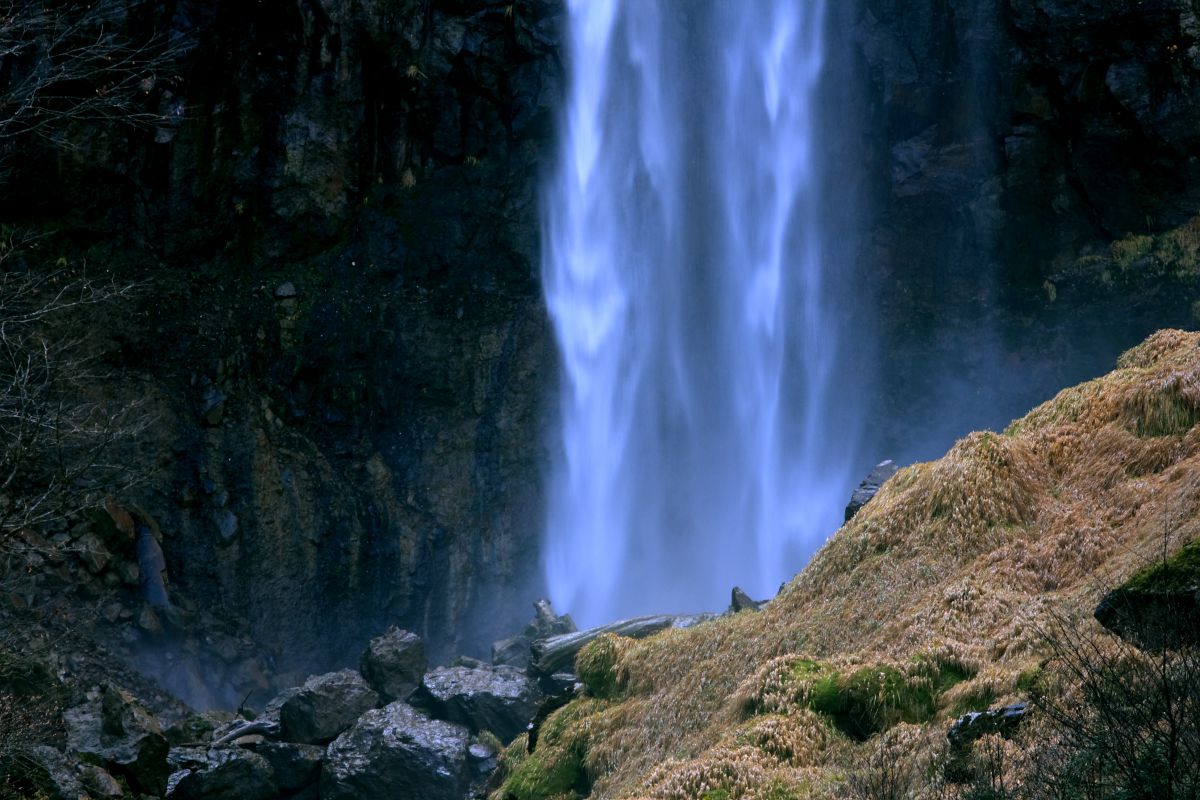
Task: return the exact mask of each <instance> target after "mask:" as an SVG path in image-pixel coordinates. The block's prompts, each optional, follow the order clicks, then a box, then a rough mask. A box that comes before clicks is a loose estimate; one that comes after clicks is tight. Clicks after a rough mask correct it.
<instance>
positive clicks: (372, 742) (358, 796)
mask: <svg viewBox="0 0 1200 800" xmlns="http://www.w3.org/2000/svg"><path fill="white" fill-rule="evenodd" d="M469 745H470V734H469V733H468V732H467V729H466V728H463V727H461V726H459V725H454V724H452V723H449V722H442V721H437V720H431V719H429V718H428V717H426V716H425V715H424V714H422V713H421V712H419V711H417V710H416V709H414V708H412V707H411V706H409V705H407V704H405V703H401V702H396V703H392V704H391V705H389V706H386V707H384V708H380V709H375V710H372V711H368V712H366V713H365V714H363V715H362V717H361V718H359V720H358V722H356V723H355V724H354V727H352V728H350V730H348V731H346V732H345V733H343V734H342V735H341V736H339V737H338V738H337V739H335V740H334V741H333V743H332V744H330V745H329V747H328V749H327V750H326V751H325V758H326V761H325V765H324V766H323V767H322V769H321V795H320V796H321V798H322V800H394V799H395V798H397V797H412V798H417V797H419V798H422V800H461V798H462V797H463V795H464V793H465V792H466V790H467V788H468V787H469V785H470V783H471V778H472V777H473V772H474V770H473V769H472V767H471V765H470V763H469V761H468V754H467V748H468V746H469Z"/></svg>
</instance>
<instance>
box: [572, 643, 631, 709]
mask: <svg viewBox="0 0 1200 800" xmlns="http://www.w3.org/2000/svg"><path fill="white" fill-rule="evenodd" d="M632 643H633V640H632V639H629V638H627V637H624V636H617V635H616V634H613V633H605V634H602V635H600V636H599V637H597V638H596V639H595V640H594V641H592V642H589V643H588V644H587V645H586V646H585V647H584V648H583V649H582V650H580V651H579V655H578V656H576V658H575V674H576V675H578V676H579V680H580V681H582V682H583V685H584V686H585V687H587V690H588V693H589V694H591V695H592V696H593V697H602V698H611V697H616V696H617V695H619V694H620V693H621V692H622V691H623V690H624V688H625V682H626V681H625V676H624V675H623V674H622V673H621V672H620V662H621V655H622V654H623V653H624V652H625V651H626V650H628V649H629V645H630V644H632Z"/></svg>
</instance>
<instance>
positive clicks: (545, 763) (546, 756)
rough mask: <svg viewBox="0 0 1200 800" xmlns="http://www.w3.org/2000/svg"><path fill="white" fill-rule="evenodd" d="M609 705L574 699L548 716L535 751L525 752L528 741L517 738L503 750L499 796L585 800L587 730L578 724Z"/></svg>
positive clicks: (588, 785)
mask: <svg viewBox="0 0 1200 800" xmlns="http://www.w3.org/2000/svg"><path fill="white" fill-rule="evenodd" d="M607 706H608V704H607V703H603V702H601V701H598V700H592V699H586V698H585V699H580V700H573V701H571V702H570V703H568V704H567V705H565V706H563V707H562V708H560V709H559V710H558V711H555V712H554V713H553V714H551V715H550V717H549V719H547V720H546V722H545V723H544V724H543V725H542V729H541V735H540V736H539V737H538V745H537V748H536V749H535V750H534V752H532V753H528V752H526V750H525V748H526V743H527V741H528V739H527V738H526V737H525V736H520V737H518V738H517V739H516V741H514V742H513V743H512V744H511V745H509V747H508V749H507V750H505V751H504V758H503V759H502V760H501V769H502V770H503V771H504V773H505V774H506V775H507V777H506V778H505V779H504V782H503V784H502V786H501V789H500V792H499V796H500V797H514V798H516V800H549V799H550V798H555V800H564V799H567V798H569V799H571V800H575V799H576V798H582V797H586V796H587V794H588V793H589V792H590V791H591V779H590V778H589V777H588V774H587V770H586V768H585V766H584V761H585V759H586V758H587V750H588V738H587V733H586V731H587V729H586V727H585V726H584V725H581V724H580V723H581V722H583V720H585V719H586V718H587V717H589V716H591V715H592V714H594V713H596V712H597V711H600V710H603V709H604V708H606V707H607Z"/></svg>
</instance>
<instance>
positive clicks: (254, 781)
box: [167, 747, 279, 800]
mask: <svg viewBox="0 0 1200 800" xmlns="http://www.w3.org/2000/svg"><path fill="white" fill-rule="evenodd" d="M278 793H279V792H278V790H277V788H276V786H275V780H274V771H273V770H272V769H271V765H270V764H269V763H268V762H267V760H266V759H265V758H263V757H262V756H261V755H259V754H258V753H253V752H251V751H249V750H245V749H243V748H240V747H217V748H213V749H211V750H209V751H208V752H207V754H206V755H205V759H204V764H203V765H202V766H199V765H198V766H194V767H192V768H189V769H185V770H182V771H181V772H178V773H175V774H174V775H172V776H171V786H170V790H169V791H168V792H167V797H169V798H171V800H268V798H272V797H275V796H276V795H277V794H278Z"/></svg>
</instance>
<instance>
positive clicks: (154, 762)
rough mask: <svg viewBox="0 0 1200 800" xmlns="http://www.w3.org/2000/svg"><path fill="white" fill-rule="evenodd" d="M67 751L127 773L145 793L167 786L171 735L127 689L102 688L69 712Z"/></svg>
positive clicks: (135, 785)
mask: <svg viewBox="0 0 1200 800" xmlns="http://www.w3.org/2000/svg"><path fill="white" fill-rule="evenodd" d="M63 722H65V723H66V727H67V749H68V751H70V752H72V753H75V754H78V755H80V756H82V757H84V758H87V759H89V760H91V761H95V762H97V763H99V764H101V765H103V766H104V768H106V769H107V770H109V771H110V772H113V773H115V774H118V775H123V776H125V778H126V779H127V780H128V781H129V783H130V785H131V786H133V787H134V788H136V789H137V790H138V791H141V792H143V793H145V794H151V795H156V794H161V793H162V791H163V790H164V789H165V788H166V784H167V776H168V774H169V772H170V770H169V768H168V766H167V750H168V745H167V739H166V737H165V736H164V735H163V733H162V729H161V728H160V727H159V725H158V722H157V721H156V720H155V719H154V716H153V715H152V714H150V712H148V711H147V710H146V709H145V708H143V707H142V706H141V705H140V704H139V703H138V702H137V700H136V699H134V698H133V697H132V696H131V695H129V694H128V693H127V692H124V691H122V690H120V689H117V688H115V687H108V686H106V687H100V688H99V689H97V690H96V691H95V692H94V693H93V694H92V696H91V697H89V698H88V701H87V702H86V703H83V704H82V705H79V706H75V707H74V708H70V709H68V710H67V711H65V712H63Z"/></svg>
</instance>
